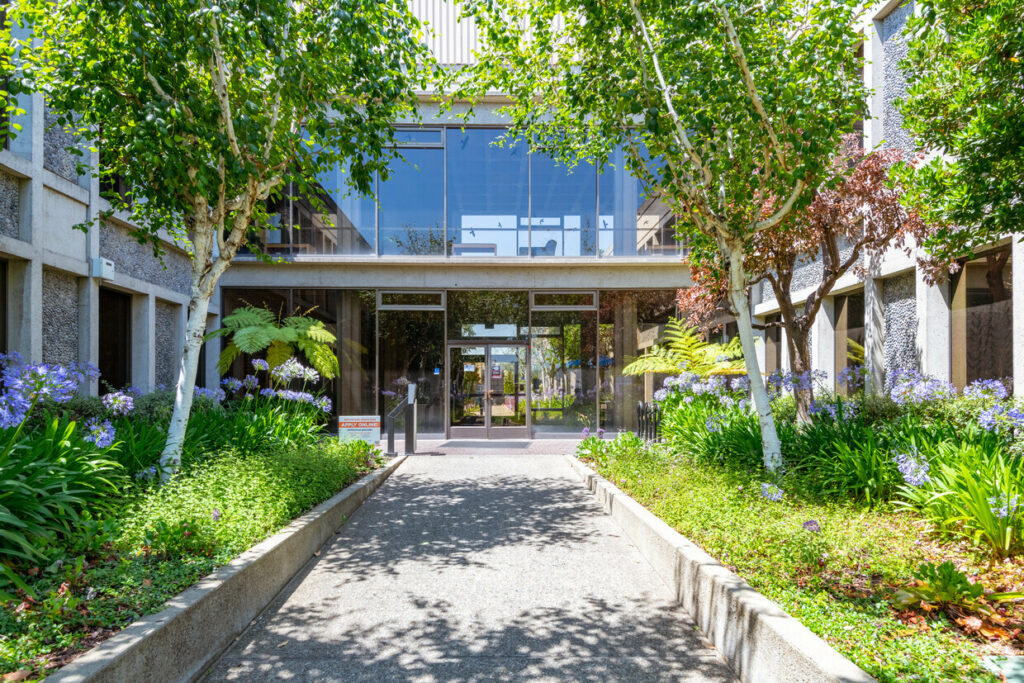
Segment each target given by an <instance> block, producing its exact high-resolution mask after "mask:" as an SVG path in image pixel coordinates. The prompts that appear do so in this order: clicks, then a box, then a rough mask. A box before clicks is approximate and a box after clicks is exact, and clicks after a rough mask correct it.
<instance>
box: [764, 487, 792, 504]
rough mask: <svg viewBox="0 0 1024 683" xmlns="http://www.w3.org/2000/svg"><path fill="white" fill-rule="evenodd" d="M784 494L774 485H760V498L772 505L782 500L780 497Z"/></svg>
mask: <svg viewBox="0 0 1024 683" xmlns="http://www.w3.org/2000/svg"><path fill="white" fill-rule="evenodd" d="M785 494H786V492H785V491H783V490H782V489H781V488H779V487H778V486H777V485H775V484H769V483H762V484H761V497H762V498H764V499H765V500H770V501H772V502H773V503H778V502H779V501H781V500H782V496H784V495H785Z"/></svg>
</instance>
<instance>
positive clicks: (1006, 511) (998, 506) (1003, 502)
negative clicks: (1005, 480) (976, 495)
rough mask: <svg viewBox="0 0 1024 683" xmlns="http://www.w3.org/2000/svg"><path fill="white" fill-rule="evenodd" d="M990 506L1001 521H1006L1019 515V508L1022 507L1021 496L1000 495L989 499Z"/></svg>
mask: <svg viewBox="0 0 1024 683" xmlns="http://www.w3.org/2000/svg"><path fill="white" fill-rule="evenodd" d="M988 506H989V509H990V510H992V514H993V515H995V516H996V517H998V518H999V519H1006V518H1007V517H1012V516H1014V515H1015V514H1017V508H1019V507H1020V496H1007V495H1005V494H1002V493H1000V494H999V495H998V496H993V497H991V498H989V499H988Z"/></svg>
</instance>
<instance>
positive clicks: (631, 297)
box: [222, 288, 676, 439]
mask: <svg viewBox="0 0 1024 683" xmlns="http://www.w3.org/2000/svg"><path fill="white" fill-rule="evenodd" d="M675 294H676V292H675V291H674V290H664V289H660V290H654V289H651V290H603V291H598V290H481V289H459V290H455V289H449V290H441V289H438V290H426V289H419V290H412V289H408V290H384V289H380V290H377V289H368V290H356V289H290V290H289V289H280V288H279V289H272V288H245V289H241V288H225V289H224V301H223V309H222V310H224V311H225V313H229V312H230V311H231V310H233V309H234V308H236V307H237V306H239V305H243V304H251V305H254V306H263V307H266V308H268V309H270V310H271V311H272V312H274V313H275V314H281V315H288V314H290V313H292V312H294V311H300V312H302V313H303V314H305V315H312V316H315V317H317V318H319V319H321V320H323V322H324V323H325V325H326V326H327V327H328V329H330V330H331V331H332V332H334V333H335V334H336V335H337V337H338V342H337V351H338V360H339V366H340V371H341V374H340V376H339V377H338V378H336V379H334V380H331V381H329V382H326V383H324V384H323V385H322V390H323V391H324V393H326V394H327V395H328V396H329V397H330V398H331V399H332V401H333V402H334V411H333V412H334V414H336V415H371V414H377V415H381V416H383V415H386V414H387V413H388V412H389V411H390V410H391V409H392V408H393V407H394V406H395V405H397V403H398V401H400V400H401V397H403V396H404V395H405V394H406V387H407V385H408V384H410V383H415V384H416V385H417V404H418V408H417V432H418V433H419V434H420V435H421V437H423V438H431V437H433V438H474V439H482V438H493V439H501V438H536V437H562V438H564V437H568V436H578V435H579V434H580V432H581V431H582V430H583V429H584V428H587V429H589V430H590V431H591V432H596V431H597V429H598V428H604V429H606V430H608V431H614V430H630V429H633V428H634V427H635V424H634V423H635V419H636V417H635V416H636V404H637V401H644V400H651V396H652V394H653V390H654V389H656V388H657V385H658V382H659V378H655V377H650V376H648V377H634V376H627V375H623V374H622V369H623V367H624V366H625V365H626V364H628V363H629V361H630V360H632V359H633V358H634V357H636V356H637V355H639V354H641V353H643V352H644V351H645V350H646V349H648V348H650V347H651V345H652V344H654V343H655V342H656V341H657V340H658V338H659V337H660V336H661V331H662V330H663V329H664V324H665V322H667V320H668V318H669V317H670V316H672V315H675V314H676V306H675V298H676V297H675ZM248 363H249V360H248V359H247V358H239V359H238V360H237V361H236V363H235V366H234V367H233V370H232V374H234V375H235V376H238V377H242V376H244V375H245V374H246V372H248V368H249V365H248ZM400 427H401V426H400Z"/></svg>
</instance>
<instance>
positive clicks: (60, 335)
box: [42, 268, 79, 365]
mask: <svg viewBox="0 0 1024 683" xmlns="http://www.w3.org/2000/svg"><path fill="white" fill-rule="evenodd" d="M42 303H43V315H42V323H43V362H44V363H56V364H60V365H71V364H72V363H77V362H78V336H79V329H78V326H79V316H78V278H76V277H75V276H74V275H72V274H70V273H65V272H64V271H61V270H54V269H52V268H44V269H43V302H42Z"/></svg>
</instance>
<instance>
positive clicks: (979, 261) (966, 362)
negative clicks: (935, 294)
mask: <svg viewBox="0 0 1024 683" xmlns="http://www.w3.org/2000/svg"><path fill="white" fill-rule="evenodd" d="M1012 270H1013V264H1012V262H1011V260H1010V247H1004V248H1002V249H997V250H995V251H992V252H989V253H988V254H984V255H982V256H980V257H979V258H976V259H973V260H971V261H967V262H965V263H964V264H963V267H962V268H961V270H960V272H959V273H957V274H956V276H955V277H954V278H953V281H952V287H953V305H952V309H953V310H952V313H953V315H952V326H953V335H952V336H953V339H952V342H953V354H952V356H953V358H952V360H953V368H952V369H953V383H954V384H956V385H957V386H958V387H963V386H965V385H967V384H970V383H971V382H973V381H975V380H978V379H1002V380H1007V379H1012V378H1013V284H1012ZM1007 384H1009V382H1007Z"/></svg>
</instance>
